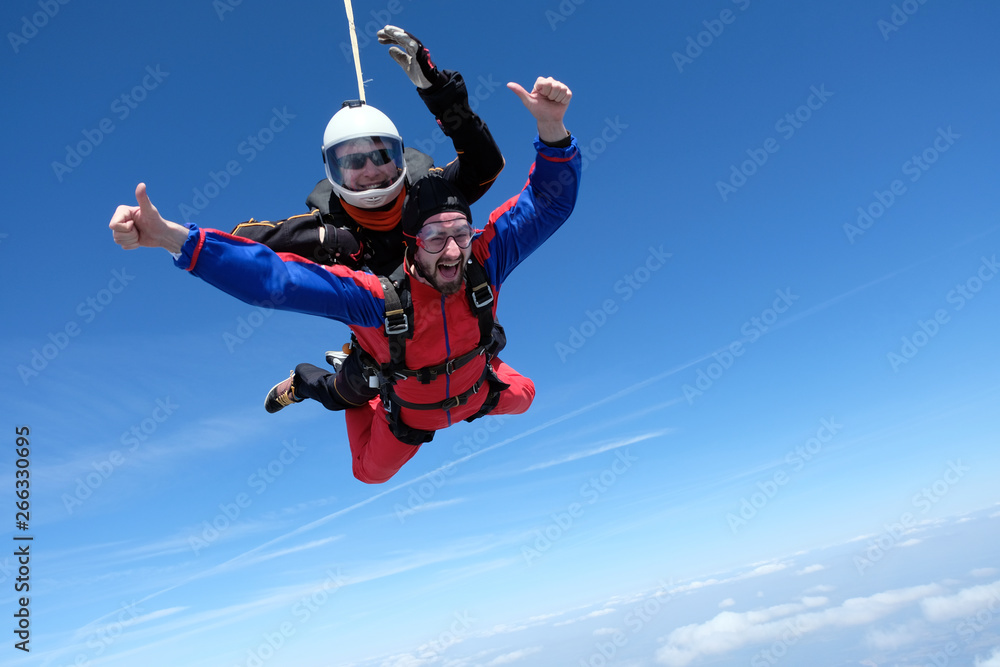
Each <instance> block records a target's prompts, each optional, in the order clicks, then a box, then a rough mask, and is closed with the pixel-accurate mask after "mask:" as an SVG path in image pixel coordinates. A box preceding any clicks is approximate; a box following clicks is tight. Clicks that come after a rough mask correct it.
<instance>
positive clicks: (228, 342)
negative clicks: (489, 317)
mask: <svg viewBox="0 0 1000 667" xmlns="http://www.w3.org/2000/svg"><path fill="white" fill-rule="evenodd" d="M354 11H355V16H356V20H357V25H358V30H359V39H360V43H361V49H360V52H361V59H362V67H363V71H364V76H365V78H366V79H368V80H369V81H368V83H367V99H368V102H369V103H370V104H372V105H373V106H376V107H377V108H379V109H381V110H383V111H385V112H386V113H387V114H388V115H389V116H390V117H391V118H393V119H394V121H395V123H396V124H397V126H398V127H399V129H400V131H401V133H402V134H403V137H404V139H405V141H406V142H407V143H408V145H411V146H414V147H417V148H420V149H422V150H425V152H429V153H431V154H432V155H433V157H434V158H435V160H436V161H437V163H438V164H443V163H445V162H447V161H448V160H450V159H451V158H452V152H451V147H450V145H449V144H448V143H447V142H441V141H438V140H437V139H436V137H435V133H434V129H435V126H434V123H433V120H432V119H431V117H430V116H429V114H428V113H427V112H426V109H425V108H424V107H423V105H422V103H421V102H420V101H419V99H418V97H417V95H416V93H415V92H414V90H413V88H412V86H411V85H410V83H409V81H408V80H407V79H406V78H405V75H404V74H403V73H402V71H401V70H400V69H399V68H398V66H397V65H396V64H395V63H394V62H392V60H391V59H390V58H389V57H388V55H387V53H386V49H385V47H382V46H379V45H378V44H377V43H376V42H375V40H374V37H373V35H374V30H375V29H377V28H378V27H381V26H382V25H384V24H385V23H386V22H391V23H393V24H395V25H399V26H401V27H403V28H405V29H407V30H410V31H411V32H413V33H414V34H415V35H417V36H418V37H420V38H421V39H422V40H423V41H424V42H425V44H427V45H428V46H429V47H430V48H431V50H432V53H433V55H434V58H435V60H436V62H437V63H438V64H439V65H440V66H443V67H447V68H452V69H459V70H460V71H462V72H463V74H464V75H465V77H466V80H467V82H468V83H469V86H470V91H471V92H472V94H473V96H474V104H475V106H476V108H477V110H478V112H479V113H480V114H481V115H482V116H483V118H484V119H485V120H486V121H487V122H488V124H489V126H490V128H491V129H492V131H493V134H494V136H495V137H496V139H497V141H498V143H499V144H500V147H501V149H502V150H503V152H504V155H505V157H506V160H507V166H506V168H505V169H504V172H503V174H502V175H501V177H500V178H499V179H498V181H497V182H496V184H495V185H494V187H493V189H492V190H491V191H490V192H489V193H488V194H487V195H486V196H485V197H484V198H483V199H482V200H481V201H480V202H479V203H478V204H476V206H475V207H474V209H473V213H474V216H475V217H477V218H478V219H479V220H485V219H486V217H487V216H488V213H489V211H490V210H491V209H492V208H493V207H495V206H498V205H500V204H501V203H502V202H503V201H504V200H506V199H507V198H508V197H509V196H511V195H512V194H514V193H515V192H517V191H518V190H519V189H520V187H521V186H522V185H523V183H524V180H525V178H526V174H527V169H528V167H529V165H530V162H531V160H532V156H533V151H532V147H531V139H532V138H533V136H534V126H533V123H532V121H531V118H530V116H529V115H528V114H527V112H526V111H525V110H524V108H523V107H522V105H521V104H520V102H519V101H518V100H517V99H516V97H515V96H514V95H513V94H512V93H510V92H509V91H507V90H506V89H505V87H504V84H505V83H506V82H507V81H518V82H520V83H522V84H523V85H526V86H529V85H530V84H531V83H532V81H533V80H534V78H535V77H536V76H539V75H551V76H555V77H557V78H559V79H561V80H563V81H565V82H567V83H568V84H569V85H570V87H571V88H572V90H573V92H574V98H573V101H572V104H571V107H570V109H569V112H568V115H567V119H566V123H567V126H568V127H569V128H570V129H571V131H572V132H573V133H574V134H575V135H576V136H577V138H578V140H579V142H580V145H581V146H582V147H583V149H584V151H585V160H586V163H585V171H584V175H583V181H582V189H581V192H580V198H579V201H578V204H577V207H576V210H575V212H574V214H573V215H572V217H571V219H570V220H569V221H568V223H567V224H566V226H565V227H564V228H563V229H562V230H561V231H560V232H559V233H557V234H556V235H555V236H554V237H553V238H552V239H551V240H550V241H549V242H547V243H546V245H545V246H543V248H542V249H540V250H539V251H538V252H537V253H536V255H535V256H534V257H532V258H531V259H530V260H529V261H527V262H525V263H524V264H523V265H522V266H520V267H519V268H518V270H517V271H516V272H515V273H514V274H513V276H512V277H511V278H510V280H509V281H508V282H507V283H506V285H505V287H504V290H503V295H502V299H501V305H500V317H501V320H502V322H503V323H504V325H505V328H506V330H507V333H508V338H509V341H510V342H509V344H508V346H507V349H506V350H505V351H504V353H503V358H504V360H505V361H506V362H507V363H509V364H511V365H512V366H513V367H514V368H516V369H517V370H519V371H521V372H522V373H524V374H526V375H528V376H529V377H531V378H532V379H533V380H534V381H535V384H536V387H537V397H536V399H535V403H534V405H533V406H532V408H531V410H530V411H529V412H528V413H526V414H524V415H520V416H516V417H509V418H504V419H496V418H493V419H486V420H481V421H479V422H476V423H473V424H464V423H463V424H461V425H458V426H455V427H453V428H451V429H449V430H447V431H444V432H441V433H439V434H438V436H437V437H436V438H435V441H434V442H433V443H432V444H431V445H428V446H426V447H424V448H423V449H422V450H421V451H420V453H419V454H418V455H417V456H416V457H415V458H414V459H413V460H412V461H411V462H410V463H408V464H407V465H406V466H405V467H404V468H403V470H402V471H401V472H400V473H399V474H398V475H397V476H396V477H395V478H394V479H392V480H391V481H390V482H388V483H387V484H384V485H381V486H366V485H363V484H361V483H360V482H357V481H356V480H354V479H353V477H352V476H351V473H350V460H349V454H348V447H347V442H346V437H345V433H344V420H343V416H342V415H338V414H333V413H329V412H327V411H325V410H323V409H322V407H321V406H319V405H314V404H303V405H297V406H294V407H292V408H290V409H288V410H285V411H283V412H281V413H280V414H278V415H268V414H267V413H265V412H264V410H263V409H262V406H261V404H262V402H263V398H264V395H265V393H266V391H267V390H268V388H270V387H271V385H273V384H274V383H275V382H277V381H279V380H280V379H282V378H283V377H285V376H286V375H287V373H288V370H289V369H290V368H292V367H293V366H294V365H295V364H296V363H298V362H302V361H310V362H313V363H322V359H323V351H324V350H326V349H331V348H335V347H338V346H339V345H340V344H342V343H343V342H344V341H345V340H346V338H347V331H346V327H344V326H343V325H340V324H338V323H335V322H330V321H323V320H320V319H318V318H308V317H304V316H301V315H296V314H288V313H280V312H272V311H266V310H261V309H259V308H255V307H253V306H250V305H247V304H244V303H241V302H239V301H236V300H234V299H232V298H231V297H228V296H227V295H225V294H222V293H220V292H217V291H215V290H213V289H212V288H210V287H208V286H207V285H205V284H202V283H201V282H200V281H198V280H196V279H193V278H191V277H190V276H188V275H185V274H183V273H182V272H181V271H179V270H177V269H175V268H174V267H173V266H172V263H171V262H170V258H169V256H168V255H167V254H166V253H164V252H162V251H159V250H149V249H142V250H138V251H132V252H124V251H122V250H121V249H120V248H118V246H116V245H115V244H114V243H113V242H112V240H111V234H110V232H109V231H108V230H107V222H108V220H109V219H110V217H111V215H112V213H113V212H114V209H115V207H116V206H117V205H118V204H121V203H129V204H131V203H134V200H133V192H134V188H135V185H136V183H138V182H140V181H145V182H146V183H147V184H148V187H149V193H150V196H151V198H152V200H153V202H154V203H155V204H156V205H157V206H158V207H159V208H160V210H161V211H162V212H163V214H164V215H165V216H166V217H168V218H170V219H173V220H177V221H182V220H183V219H184V216H185V215H186V216H187V217H188V218H189V219H191V220H192V221H195V222H197V223H199V224H201V225H203V226H206V227H215V228H219V229H223V230H227V231H228V230H229V229H231V228H232V227H233V226H235V224H237V223H239V222H242V221H245V220H247V219H249V218H251V217H254V218H257V219H279V218H283V217H287V216H289V215H292V214H295V213H300V212H303V211H304V205H303V202H304V200H305V197H306V195H307V194H308V193H309V191H310V189H311V188H312V186H313V184H315V182H316V181H317V180H319V179H320V178H322V177H323V167H322V163H321V160H320V154H319V150H318V148H319V145H320V141H321V137H322V131H323V128H324V127H325V124H326V122H327V120H328V119H329V117H330V115H332V113H334V112H335V111H336V109H337V108H338V107H339V105H340V102H341V101H342V100H344V99H347V98H353V97H356V96H357V85H356V80H355V75H354V68H353V64H352V62H351V61H350V59H349V57H348V56H347V51H346V44H347V40H348V31H347V25H346V19H345V14H344V10H343V8H342V7H341V6H340V5H338V4H337V3H328V4H326V5H317V4H314V3H302V2H296V1H294V0H293V1H291V2H287V3H283V4H282V6H281V8H280V9H278V8H277V7H276V6H274V5H273V3H262V2H254V1H252V0H244V1H243V2H240V3H233V2H232V1H231V0H219V1H218V2H215V3H213V2H210V1H209V0H201V1H199V2H190V1H186V0H182V1H181V2H176V3H169V4H152V3H150V4H148V5H147V4H145V3H140V4H138V5H137V4H136V3H125V2H118V1H114V2H109V3H104V4H102V5H101V6H100V7H96V6H90V5H88V4H86V3H76V2H66V3H65V4H60V3H59V2H56V1H55V0H52V1H51V2H46V0H41V2H39V1H38V0H34V1H27V0H18V1H16V2H9V3H6V4H5V5H4V9H3V10H2V22H0V24H2V25H3V27H4V33H5V35H6V41H7V45H6V46H5V47H4V56H3V59H4V60H3V65H2V74H0V76H2V81H3V90H4V91H5V92H7V93H8V95H7V98H6V99H7V100H8V101H7V103H6V104H5V105H4V120H5V122H4V123H3V126H2V131H3V133H4V146H5V147H6V154H7V155H8V160H7V165H8V166H7V167H6V168H5V171H4V174H5V179H4V182H5V187H4V188H3V198H4V203H5V206H6V209H7V211H8V214H7V215H6V217H5V219H4V222H2V223H0V260H2V262H0V265H2V266H3V271H4V276H5V278H6V280H5V283H6V284H7V288H6V289H5V290H4V297H3V298H4V312H5V313H6V314H7V315H6V317H5V320H4V322H5V324H4V326H3V329H2V336H3V340H2V345H0V350H2V352H0V354H2V355H3V362H2V364H0V368H2V369H3V372H4V374H5V380H4V382H3V383H2V385H0V391H2V399H3V403H4V405H5V406H6V407H5V410H4V415H5V417H4V423H5V428H6V429H7V430H8V444H9V445H11V447H9V448H7V449H6V451H7V452H8V453H7V454H6V455H5V456H4V459H3V460H4V463H3V466H4V470H5V472H4V474H3V475H2V479H3V480H5V481H4V482H3V489H2V494H3V497H4V498H7V499H8V502H7V503H6V505H5V506H6V507H8V512H9V514H8V515H7V517H8V521H9V522H10V523H8V524H7V525H6V526H5V528H4V531H5V533H4V535H5V537H4V538H3V539H5V540H8V545H13V544H14V542H13V540H12V538H13V537H14V533H15V532H16V533H17V534H18V535H19V536H21V535H23V534H25V533H22V532H21V531H15V530H14V529H13V524H14V516H13V515H14V512H15V510H14V509H12V508H13V500H14V470H15V455H14V452H13V449H14V448H13V445H14V442H15V435H14V430H15V428H17V427H21V426H25V425H26V426H28V427H29V428H30V439H31V468H30V471H31V482H32V486H31V493H32V495H31V520H30V529H29V531H26V533H29V534H30V535H32V536H33V537H34V541H33V543H32V546H31V549H32V551H31V555H32V560H31V581H30V585H31V590H30V617H31V630H32V635H31V644H30V646H31V653H30V654H24V653H22V652H21V651H18V650H16V649H14V647H13V639H12V638H11V634H10V633H8V634H7V635H6V636H7V638H8V639H7V640H6V643H5V644H4V646H3V647H2V649H0V651H2V655H3V663H4V664H11V665H22V664H23V665H46V666H49V665H51V666H53V667H62V666H68V665H94V666H96V665H113V666H117V665H140V664H141V665H178V664H183V665H194V666H199V667H200V666H203V665H204V666H215V665H222V666H227V667H228V666H236V665H241V666H251V665H257V666H259V665H268V666H271V665H296V666H313V665H317V666H320V665H324V666H325V665H331V666H333V665H338V666H345V665H357V666H362V665H364V666H366V667H367V666H370V665H371V666H373V665H387V666H392V667H410V666H416V665H450V666H454V667H458V666H465V665H508V664H509V665H518V666H520V665H524V666H534V665H555V664H565V665H578V664H584V665H593V666H594V667H599V666H600V665H604V664H609V665H610V664H617V665H628V666H631V667H640V666H641V667H646V666H649V667H653V666H656V665H668V666H685V665H691V666H692V667H697V666H699V665H723V664H725V665H730V664H750V665H752V666H754V667H756V666H757V665H778V664H784V665H801V664H844V665H847V664H851V665H857V664H861V665H868V666H877V665H900V666H905V667H916V666H918V665H930V664H949V665H976V666H977V667H983V666H987V667H994V666H996V665H1000V648H998V647H1000V569H998V565H997V564H998V563H1000V539H998V537H1000V495H998V492H997V490H996V481H995V480H996V479H997V477H998V473H1000V454H998V448H997V441H996V437H997V436H996V433H997V430H998V429H997V427H998V425H1000V419H998V415H1000V409H998V403H1000V382H998V379H997V378H998V377H1000V376H998V372H997V371H998V361H1000V357H998V354H997V351H996V348H995V339H996V336H995V332H996V331H997V325H998V324H1000V318H998V315H997V313H998V312H1000V309H998V307H1000V279H997V273H998V271H1000V267H998V266H997V255H998V251H1000V234H998V233H997V232H998V230H1000V204H998V203H997V198H996V192H997V187H996V184H995V178H996V174H997V173H998V167H1000V163H998V160H1000V159H998V157H997V156H998V155H1000V134H998V131H997V123H996V119H997V118H998V117H1000V95H998V93H997V90H998V85H997V84H998V74H997V68H996V63H997V62H998V60H1000V58H998V56H1000V49H998V47H997V45H996V44H997V43H996V40H995V38H994V35H995V33H996V32H997V28H998V27H1000V8H998V7H996V6H994V5H993V4H990V3H945V2H941V1H939V0H927V1H926V2H918V1H917V0H907V1H906V2H896V3H893V2H889V1H886V2H861V1H860V0H847V1H845V2H840V3H792V2H778V3H761V2H758V1H757V0H735V1H732V2H731V1H729V0H716V1H715V2H704V3H646V2H639V3H625V4H619V5H614V6H609V5H607V4H606V3H596V2H582V1H579V0H574V1H573V2H571V1H570V0H564V1H563V2H556V1H555V0H553V1H552V2H527V1H526V0H514V1H512V2H507V3H494V4H492V5H488V6H487V5H486V4H479V3H477V4H475V5H474V6H473V5H469V6H465V5H463V6H462V7H461V10H459V9H458V6H457V5H456V4H455V3H444V2H425V3H419V4H418V3H416V2H412V0H392V2H381V1H380V2H373V3H368V2H355V3H354ZM2 553H3V554H5V555H4V556H0V609H2V610H3V614H4V616H5V617H6V618H8V619H11V617H12V616H11V615H12V614H14V613H15V612H17V610H18V608H19V604H18V600H17V597H18V594H15V590H14V586H15V578H16V576H17V574H16V566H17V564H16V562H15V559H14V557H13V556H12V555H11V554H12V553H13V548H8V547H4V549H3V550H2ZM8 622H10V621H8Z"/></svg>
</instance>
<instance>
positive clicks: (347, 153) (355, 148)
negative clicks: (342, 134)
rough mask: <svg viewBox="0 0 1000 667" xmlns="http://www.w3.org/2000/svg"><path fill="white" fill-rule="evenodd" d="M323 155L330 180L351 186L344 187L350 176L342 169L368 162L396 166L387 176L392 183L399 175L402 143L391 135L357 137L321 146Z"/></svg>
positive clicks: (357, 166) (353, 169)
mask: <svg viewBox="0 0 1000 667" xmlns="http://www.w3.org/2000/svg"><path fill="white" fill-rule="evenodd" d="M338 153H339V154H340V155H339V157H338ZM323 156H324V158H325V159H326V165H327V168H328V169H329V170H330V176H331V178H332V180H334V181H335V182H336V183H338V184H339V185H341V186H342V187H344V188H346V189H348V190H352V189H354V188H350V187H347V183H348V182H350V180H351V179H349V178H347V177H346V176H345V172H349V171H359V170H361V169H364V168H365V167H366V166H367V164H368V162H369V161H370V162H371V163H372V164H373V165H375V166H376V167H381V166H383V165H386V164H389V163H393V164H395V165H396V167H397V171H396V174H395V175H394V176H392V178H390V179H389V185H391V184H393V183H395V182H396V179H398V178H399V174H400V172H401V171H402V168H403V142H401V141H400V140H399V139H394V138H392V137H377V136H372V137H357V138H354V139H348V140H347V141H341V142H339V143H336V144H333V145H331V146H327V147H326V148H325V149H323Z"/></svg>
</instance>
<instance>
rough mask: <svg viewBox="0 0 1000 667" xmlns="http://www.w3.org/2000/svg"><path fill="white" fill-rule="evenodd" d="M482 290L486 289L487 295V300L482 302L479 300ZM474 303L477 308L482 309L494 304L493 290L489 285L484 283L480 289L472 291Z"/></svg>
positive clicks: (476, 288) (475, 288)
mask: <svg viewBox="0 0 1000 667" xmlns="http://www.w3.org/2000/svg"><path fill="white" fill-rule="evenodd" d="M481 288H485V289H486V295H485V297H486V298H485V299H483V300H482V301H480V300H479V294H480V290H481ZM472 303H473V304H474V305H475V306H476V308H482V307H484V306H488V305H490V304H491V303H493V290H492V289H490V286H489V284H487V283H483V284H482V285H480V286H479V287H474V288H473V289H472Z"/></svg>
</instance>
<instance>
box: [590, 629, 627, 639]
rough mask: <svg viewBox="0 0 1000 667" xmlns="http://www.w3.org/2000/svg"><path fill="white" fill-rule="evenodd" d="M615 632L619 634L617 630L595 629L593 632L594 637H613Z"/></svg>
mask: <svg viewBox="0 0 1000 667" xmlns="http://www.w3.org/2000/svg"><path fill="white" fill-rule="evenodd" d="M616 632H621V630H619V629H618V628H597V629H596V630H594V636H595V637H606V636H607V635H613V634H615V633H616Z"/></svg>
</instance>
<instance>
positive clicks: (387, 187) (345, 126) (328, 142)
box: [323, 100, 406, 208]
mask: <svg viewBox="0 0 1000 667" xmlns="http://www.w3.org/2000/svg"><path fill="white" fill-rule="evenodd" d="M358 140H367V141H368V142H369V144H370V145H369V147H368V148H367V149H364V148H362V150H363V151H366V152H361V153H358V152H355V153H353V154H352V156H353V159H354V161H355V163H356V166H352V167H347V165H346V164H344V160H345V158H347V157H348V156H342V157H341V158H339V159H338V158H337V154H336V148H337V146H339V145H341V144H344V143H347V142H349V141H358ZM369 160H371V161H372V163H373V164H374V165H375V166H381V165H384V164H386V163H388V162H389V161H390V160H391V161H392V162H393V163H394V164H395V165H396V167H397V170H396V175H395V177H390V178H389V179H388V180H387V181H386V182H383V183H381V184H379V185H378V186H377V187H372V188H369V189H366V190H355V189H352V188H349V187H347V185H346V184H345V178H344V176H343V169H344V168H353V169H360V168H362V167H364V166H365V165H366V164H367V162H368V161H369ZM358 161H360V162H358ZM323 162H324V163H325V164H326V177H327V179H329V181H330V184H331V185H332V186H333V190H334V192H336V193H337V195H338V196H340V198H341V199H343V200H344V201H346V202H347V203H348V204H351V205H353V206H357V207H359V208H378V207H379V206H384V205H385V204H391V203H392V202H393V201H394V200H395V199H396V197H398V196H399V193H400V192H402V191H403V184H404V183H405V182H406V162H405V161H404V160H403V140H402V138H401V137H400V136H399V132H398V131H397V130H396V126H395V125H393V123H392V121H391V120H389V117H388V116H386V115H385V114H384V113H382V112H381V111H379V110H378V109H375V108H373V107H370V106H368V105H367V104H365V103H364V102H361V101H360V100H348V101H347V102H344V104H343V106H342V107H341V109H340V111H338V112H337V113H335V114H334V115H333V118H331V119H330V122H329V123H327V125H326V131H325V132H324V133H323Z"/></svg>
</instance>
